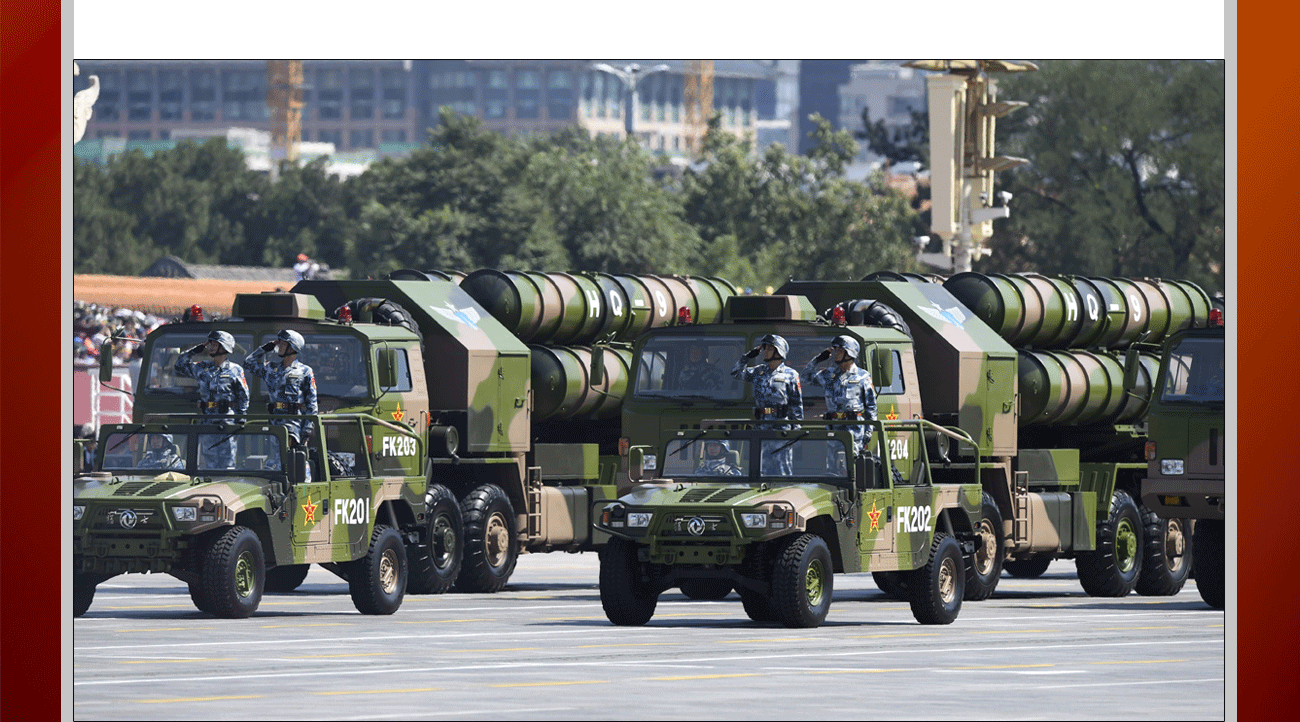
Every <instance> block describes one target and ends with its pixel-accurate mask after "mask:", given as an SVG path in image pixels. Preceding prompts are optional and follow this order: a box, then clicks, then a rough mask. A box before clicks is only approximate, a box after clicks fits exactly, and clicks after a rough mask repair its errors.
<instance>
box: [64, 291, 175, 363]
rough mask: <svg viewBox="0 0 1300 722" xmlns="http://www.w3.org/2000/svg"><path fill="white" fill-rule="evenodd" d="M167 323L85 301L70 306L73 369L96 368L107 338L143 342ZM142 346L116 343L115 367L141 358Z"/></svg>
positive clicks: (164, 319)
mask: <svg viewBox="0 0 1300 722" xmlns="http://www.w3.org/2000/svg"><path fill="white" fill-rule="evenodd" d="M167 321H168V319H166V318H163V317H161V316H155V315H153V314H151V313H145V312H144V311H136V310H132V309H129V308H113V307H111V306H100V305H99V304H95V303H87V302H85V301H73V303H72V365H73V367H74V368H90V367H93V366H96V365H98V364H99V348H100V345H101V344H103V343H104V342H105V341H107V340H108V339H109V338H110V337H115V338H123V337H126V338H132V339H136V340H137V341H143V340H144V337H145V336H147V335H148V334H149V332H150V331H152V330H154V329H155V328H157V327H159V326H161V325H162V324H164V323H166V322H167ZM140 348H141V344H139V343H132V342H129V341H119V342H116V343H114V344H113V354H114V356H115V361H116V363H115V365H119V364H120V365H124V366H125V365H129V364H130V363H131V361H132V360H133V359H139V358H141V357H142V354H141V351H140Z"/></svg>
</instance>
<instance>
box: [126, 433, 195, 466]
mask: <svg viewBox="0 0 1300 722" xmlns="http://www.w3.org/2000/svg"><path fill="white" fill-rule="evenodd" d="M162 439H163V441H164V442H165V443H166V445H165V446H163V447H160V448H158V449H154V448H150V449H149V450H148V451H146V452H145V453H144V456H141V457H140V461H138V462H136V467H137V468H140V469H184V468H185V460H184V459H182V458H181V457H180V456H179V455H177V453H176V445H175V444H174V443H172V441H171V439H170V437H166V436H164V437H162Z"/></svg>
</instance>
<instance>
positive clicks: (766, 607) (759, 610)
mask: <svg viewBox="0 0 1300 722" xmlns="http://www.w3.org/2000/svg"><path fill="white" fill-rule="evenodd" d="M736 592H737V593H738V594H740V604H741V606H742V607H744V608H745V616H747V617H749V618H750V619H752V620H754V621H755V622H775V621H776V612H774V611H772V601H771V600H770V599H768V598H767V595H765V594H762V593H760V592H756V591H754V590H753V589H747V588H745V587H740V588H739V589H737V590H736Z"/></svg>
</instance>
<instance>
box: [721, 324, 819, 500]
mask: <svg viewBox="0 0 1300 722" xmlns="http://www.w3.org/2000/svg"><path fill="white" fill-rule="evenodd" d="M789 352H790V344H788V343H786V340H785V339H784V338H782V337H780V336H778V335H776V334H772V333H769V334H767V335H766V336H764V337H762V338H760V339H759V340H758V345H757V346H755V347H754V348H752V349H750V351H749V353H747V354H745V355H744V356H741V357H740V360H738V361H736V365H735V366H733V367H731V375H732V376H733V377H735V378H738V379H740V380H742V381H750V382H752V383H753V384H754V418H755V419H756V420H758V421H772V422H790V421H802V420H803V389H802V388H801V387H800V385H799V374H798V373H795V370H794V369H792V368H790V367H789V366H786V365H785V357H786V354H788V353H789ZM760 353H761V354H762V358H763V363H762V364H760V365H757V366H746V365H745V360H746V359H751V358H754V357H756V356H758V355H759V354H760ZM795 426H796V424H791V423H767V424H756V428H760V429H793V428H795ZM780 447H784V448H780ZM777 449H780V450H777ZM793 453H794V450H793V449H791V448H790V445H789V444H788V443H785V442H777V441H765V442H763V467H762V471H763V473H764V474H780V475H785V476H789V475H790V474H791V473H792V472H793V465H792V462H793V457H792V455H793Z"/></svg>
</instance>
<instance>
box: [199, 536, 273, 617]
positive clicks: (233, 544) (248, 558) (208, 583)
mask: <svg viewBox="0 0 1300 722" xmlns="http://www.w3.org/2000/svg"><path fill="white" fill-rule="evenodd" d="M265 584H266V557H265V555H264V553H263V551H262V541H261V539H259V538H258V537H257V534H256V533H255V532H254V531H253V530H252V529H249V528H248V527H246V526H232V527H230V528H229V529H227V530H226V531H225V532H223V533H220V534H219V535H218V536H216V537H215V538H214V539H213V540H212V543H211V544H210V545H208V546H207V548H206V549H205V550H204V552H203V566H202V576H201V578H200V580H199V583H198V586H199V598H200V599H202V600H203V603H202V604H197V603H196V604H195V606H197V607H198V608H199V609H200V610H202V611H205V612H207V613H208V614H211V615H213V616H216V617H222V618H224V619H243V618H245V617H249V616H252V614H253V613H254V612H256V611H257V605H259V604H261V602H262V592H263V590H264V588H265Z"/></svg>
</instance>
